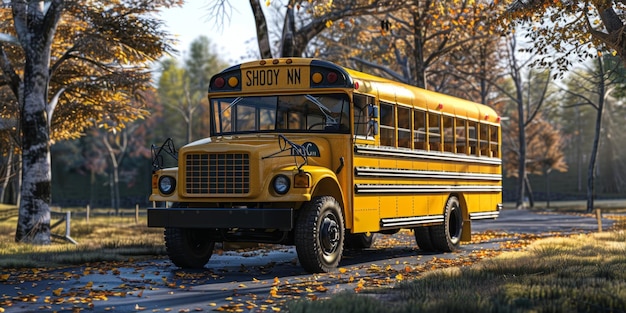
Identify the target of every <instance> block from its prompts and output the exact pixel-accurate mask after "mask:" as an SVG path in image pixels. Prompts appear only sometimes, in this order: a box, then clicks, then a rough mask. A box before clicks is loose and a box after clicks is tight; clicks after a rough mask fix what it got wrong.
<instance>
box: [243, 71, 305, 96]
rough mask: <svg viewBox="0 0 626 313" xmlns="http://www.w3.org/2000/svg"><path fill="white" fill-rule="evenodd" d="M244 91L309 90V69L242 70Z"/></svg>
mask: <svg viewBox="0 0 626 313" xmlns="http://www.w3.org/2000/svg"><path fill="white" fill-rule="evenodd" d="M242 72H243V73H242V74H243V75H242V76H243V82H242V83H243V84H242V85H243V86H242V87H243V91H249V90H267V89H296V88H309V87H310V83H309V80H310V78H309V69H308V67H275V68H262V69H259V68H251V69H242Z"/></svg>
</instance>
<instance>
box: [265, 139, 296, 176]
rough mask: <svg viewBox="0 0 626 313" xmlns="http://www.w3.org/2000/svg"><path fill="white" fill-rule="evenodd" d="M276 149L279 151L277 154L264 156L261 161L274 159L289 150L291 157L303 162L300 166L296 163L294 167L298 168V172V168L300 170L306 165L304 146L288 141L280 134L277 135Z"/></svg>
mask: <svg viewBox="0 0 626 313" xmlns="http://www.w3.org/2000/svg"><path fill="white" fill-rule="evenodd" d="M287 145H289V146H290V147H291V148H287ZM278 147H279V148H280V150H279V151H278V152H274V153H272V154H270V155H268V156H264V157H262V158H261V159H268V158H272V157H275V156H276V155H277V154H279V153H281V152H284V151H287V150H290V155H292V156H300V157H301V158H302V159H303V160H304V162H303V163H302V164H298V162H296V167H298V170H299V169H300V168H302V166H304V165H306V164H307V162H308V158H307V153H306V149H305V148H304V146H302V145H299V144H297V143H295V142H293V141H291V140H289V139H287V137H285V136H283V135H282V134H279V135H278Z"/></svg>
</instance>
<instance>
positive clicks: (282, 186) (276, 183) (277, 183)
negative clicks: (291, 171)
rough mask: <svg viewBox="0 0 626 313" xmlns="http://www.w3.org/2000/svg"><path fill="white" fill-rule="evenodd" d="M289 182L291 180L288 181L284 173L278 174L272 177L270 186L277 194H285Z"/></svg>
mask: <svg viewBox="0 0 626 313" xmlns="http://www.w3.org/2000/svg"><path fill="white" fill-rule="evenodd" d="M290 184H291V182H290V181H289V177H287V176H285V175H278V176H276V177H274V180H273V181H272V187H273V188H274V191H275V192H276V193H277V194H279V195H284V194H286V193H287V191H289V185H290Z"/></svg>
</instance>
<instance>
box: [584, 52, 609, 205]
mask: <svg viewBox="0 0 626 313" xmlns="http://www.w3.org/2000/svg"><path fill="white" fill-rule="evenodd" d="M598 69H599V71H600V74H601V75H600V77H603V78H604V64H603V62H602V58H598ZM598 88H599V90H598V95H599V97H598V107H597V114H596V127H595V133H594V135H593V147H592V148H591V155H590V157H589V167H588V168H587V212H588V213H591V212H592V211H593V201H594V197H595V193H596V190H595V189H596V188H595V176H596V172H595V168H596V159H597V156H598V147H599V146H600V134H601V132H602V111H603V110H604V101H605V99H606V96H607V94H606V93H607V91H606V86H605V81H604V79H601V80H600V83H599V84H598Z"/></svg>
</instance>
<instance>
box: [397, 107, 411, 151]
mask: <svg viewBox="0 0 626 313" xmlns="http://www.w3.org/2000/svg"><path fill="white" fill-rule="evenodd" d="M398 147H402V148H411V109H409V108H406V107H402V106H398Z"/></svg>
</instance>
